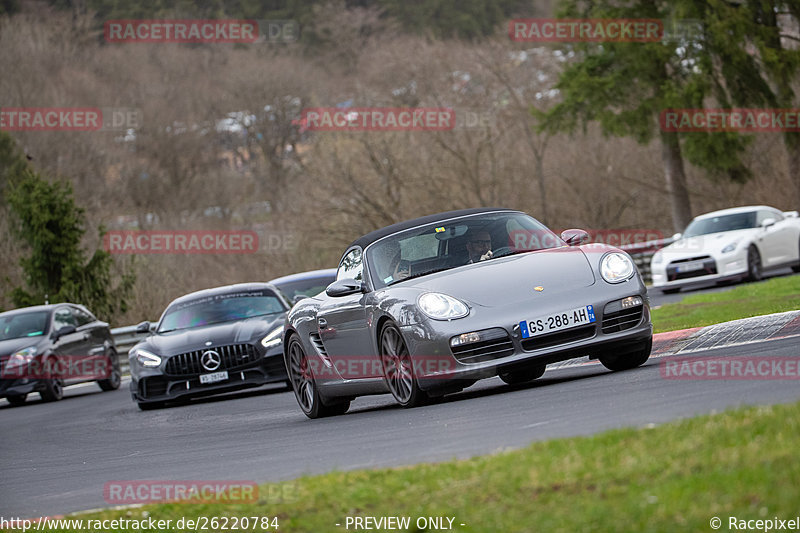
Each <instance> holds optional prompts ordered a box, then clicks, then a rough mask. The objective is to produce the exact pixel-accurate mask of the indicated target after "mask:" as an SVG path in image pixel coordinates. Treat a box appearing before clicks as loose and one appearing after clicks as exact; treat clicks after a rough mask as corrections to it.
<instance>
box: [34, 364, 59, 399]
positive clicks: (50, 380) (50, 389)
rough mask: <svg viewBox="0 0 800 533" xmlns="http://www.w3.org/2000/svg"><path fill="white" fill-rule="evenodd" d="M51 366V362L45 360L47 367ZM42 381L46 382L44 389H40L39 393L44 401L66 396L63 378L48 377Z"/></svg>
mask: <svg viewBox="0 0 800 533" xmlns="http://www.w3.org/2000/svg"><path fill="white" fill-rule="evenodd" d="M49 366H50V364H48V362H45V368H47V367H49ZM52 367H55V365H52ZM42 382H43V383H44V389H42V390H41V391H39V395H40V396H41V397H42V400H43V401H45V402H57V401H58V400H60V399H61V398H63V397H64V381H63V380H62V379H61V378H54V377H47V378H45V379H43V380H42Z"/></svg>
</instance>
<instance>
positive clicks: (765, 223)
mask: <svg viewBox="0 0 800 533" xmlns="http://www.w3.org/2000/svg"><path fill="white" fill-rule="evenodd" d="M774 225H775V219H774V218H765V219H764V220H762V221H761V227H762V228H764V229H767V228H768V227H770V226H774Z"/></svg>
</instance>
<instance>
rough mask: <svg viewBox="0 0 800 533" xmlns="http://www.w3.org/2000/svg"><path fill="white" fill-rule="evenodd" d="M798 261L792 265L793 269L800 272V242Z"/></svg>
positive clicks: (799, 245)
mask: <svg viewBox="0 0 800 533" xmlns="http://www.w3.org/2000/svg"><path fill="white" fill-rule="evenodd" d="M797 249H798V252H797V261H798V263H797V264H796V265H794V266H793V267H792V270H793V271H795V272H800V244H798V245H797Z"/></svg>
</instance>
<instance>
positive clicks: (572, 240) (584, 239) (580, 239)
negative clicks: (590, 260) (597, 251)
mask: <svg viewBox="0 0 800 533" xmlns="http://www.w3.org/2000/svg"><path fill="white" fill-rule="evenodd" d="M561 239H562V240H563V241H564V242H565V243H567V244H568V245H570V246H580V245H581V244H588V243H589V234H588V233H586V232H585V231H583V230H582V229H565V230H564V231H562V232H561Z"/></svg>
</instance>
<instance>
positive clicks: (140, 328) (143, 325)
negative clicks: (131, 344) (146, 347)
mask: <svg viewBox="0 0 800 533" xmlns="http://www.w3.org/2000/svg"><path fill="white" fill-rule="evenodd" d="M136 333H150V322H148V321H147V320H145V321H144V322H139V323H138V324H136Z"/></svg>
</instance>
